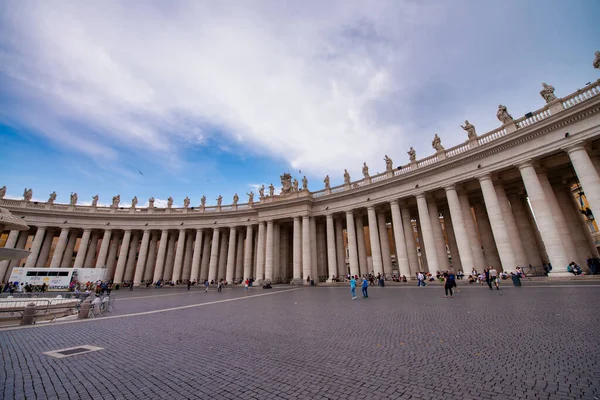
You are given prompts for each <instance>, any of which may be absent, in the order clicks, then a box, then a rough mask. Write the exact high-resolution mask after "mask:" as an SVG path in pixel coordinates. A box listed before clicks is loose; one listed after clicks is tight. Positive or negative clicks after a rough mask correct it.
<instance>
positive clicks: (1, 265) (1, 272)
mask: <svg viewBox="0 0 600 400" xmlns="http://www.w3.org/2000/svg"><path fill="white" fill-rule="evenodd" d="M18 238H19V231H10V233H9V234H8V238H7V239H6V243H4V248H5V249H14V248H15V246H16V245H17V239H18ZM8 264H10V261H9V260H5V261H0V282H4V281H5V280H8V278H9V277H6V278H5V277H4V276H5V275H6V271H7V270H8Z"/></svg>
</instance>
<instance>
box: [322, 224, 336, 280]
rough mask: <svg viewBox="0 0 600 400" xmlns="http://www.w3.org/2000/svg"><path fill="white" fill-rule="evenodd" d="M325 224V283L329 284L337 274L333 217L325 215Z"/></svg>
mask: <svg viewBox="0 0 600 400" xmlns="http://www.w3.org/2000/svg"><path fill="white" fill-rule="evenodd" d="M325 221H326V224H327V272H328V276H327V282H331V278H332V277H333V276H334V275H337V274H338V271H337V257H336V251H335V229H334V226H333V215H332V214H327V216H326V217H325Z"/></svg>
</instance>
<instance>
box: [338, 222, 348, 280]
mask: <svg viewBox="0 0 600 400" xmlns="http://www.w3.org/2000/svg"><path fill="white" fill-rule="evenodd" d="M335 251H336V253H337V268H338V273H337V275H338V276H340V277H345V276H346V274H347V273H348V268H346V251H345V250H344V223H343V222H342V219H341V218H337V219H336V221H335Z"/></svg>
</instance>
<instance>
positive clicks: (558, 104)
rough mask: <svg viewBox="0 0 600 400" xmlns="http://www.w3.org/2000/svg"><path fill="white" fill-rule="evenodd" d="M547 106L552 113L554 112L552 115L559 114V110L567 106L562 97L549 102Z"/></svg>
mask: <svg viewBox="0 0 600 400" xmlns="http://www.w3.org/2000/svg"><path fill="white" fill-rule="evenodd" d="M546 107H548V110H549V111H550V114H552V115H554V114H558V113H559V112H561V111H564V110H565V108H564V107H563V104H562V99H556V100H554V101H553V102H552V103H548V104H547V105H546Z"/></svg>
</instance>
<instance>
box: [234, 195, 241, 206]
mask: <svg viewBox="0 0 600 400" xmlns="http://www.w3.org/2000/svg"><path fill="white" fill-rule="evenodd" d="M238 201H240V197H239V196H238V194H237V193H236V194H234V195H233V205H234V206H237V203H238Z"/></svg>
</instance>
